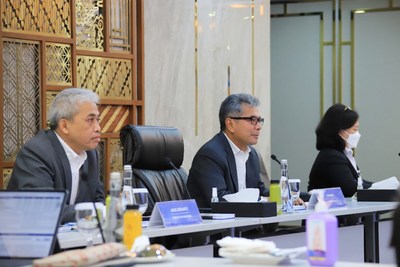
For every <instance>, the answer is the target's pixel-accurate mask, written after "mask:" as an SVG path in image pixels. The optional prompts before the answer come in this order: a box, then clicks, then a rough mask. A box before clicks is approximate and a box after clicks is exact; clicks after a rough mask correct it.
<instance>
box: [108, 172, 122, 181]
mask: <svg viewBox="0 0 400 267" xmlns="http://www.w3.org/2000/svg"><path fill="white" fill-rule="evenodd" d="M110 179H111V180H112V179H118V180H120V179H121V173H119V172H112V173H111V175H110Z"/></svg>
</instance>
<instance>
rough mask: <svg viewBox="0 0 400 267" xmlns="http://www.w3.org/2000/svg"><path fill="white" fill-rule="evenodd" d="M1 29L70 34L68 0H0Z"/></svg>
mask: <svg viewBox="0 0 400 267" xmlns="http://www.w3.org/2000/svg"><path fill="white" fill-rule="evenodd" d="M0 1H1V5H0V7H1V17H2V24H1V25H2V29H3V31H10V32H24V33H28V32H31V33H32V32H33V33H45V34H52V35H58V36H62V37H70V36H71V10H70V3H69V2H70V1H68V0H46V1H34V0H0Z"/></svg>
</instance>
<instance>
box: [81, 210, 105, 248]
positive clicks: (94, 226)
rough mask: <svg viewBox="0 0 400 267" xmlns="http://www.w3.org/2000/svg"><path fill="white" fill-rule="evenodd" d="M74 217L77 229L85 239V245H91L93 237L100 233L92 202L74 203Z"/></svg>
mask: <svg viewBox="0 0 400 267" xmlns="http://www.w3.org/2000/svg"><path fill="white" fill-rule="evenodd" d="M75 219H76V226H77V228H78V231H79V232H80V233H81V234H82V235H83V236H84V237H85V239H86V246H87V247H91V246H93V237H96V236H97V235H98V234H99V233H100V231H99V227H98V222H97V218H96V213H95V211H94V208H93V203H91V202H84V203H78V204H76V205H75Z"/></svg>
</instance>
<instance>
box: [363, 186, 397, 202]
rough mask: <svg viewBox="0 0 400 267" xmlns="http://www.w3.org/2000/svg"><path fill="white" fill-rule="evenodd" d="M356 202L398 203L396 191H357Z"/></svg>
mask: <svg viewBox="0 0 400 267" xmlns="http://www.w3.org/2000/svg"><path fill="white" fill-rule="evenodd" d="M357 201H398V195H397V190H396V189H359V190H357Z"/></svg>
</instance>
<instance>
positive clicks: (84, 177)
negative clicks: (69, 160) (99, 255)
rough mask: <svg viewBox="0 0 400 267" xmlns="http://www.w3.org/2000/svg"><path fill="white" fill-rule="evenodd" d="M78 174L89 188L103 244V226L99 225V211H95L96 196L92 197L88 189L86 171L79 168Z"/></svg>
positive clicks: (91, 194) (104, 240)
mask: <svg viewBox="0 0 400 267" xmlns="http://www.w3.org/2000/svg"><path fill="white" fill-rule="evenodd" d="M79 176H80V178H81V180H82V181H83V182H85V184H86V185H87V187H88V189H89V194H90V198H91V199H92V201H91V202H92V204H93V208H94V212H95V214H96V220H97V224H98V226H99V230H100V235H101V240H102V241H103V244H105V243H106V239H105V238H104V233H103V227H102V226H101V222H100V216H99V212H98V211H97V208H96V202H95V201H96V198H95V197H94V195H93V193H92V191H91V190H90V186H89V181H88V177H87V173H86V172H84V171H82V170H79Z"/></svg>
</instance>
